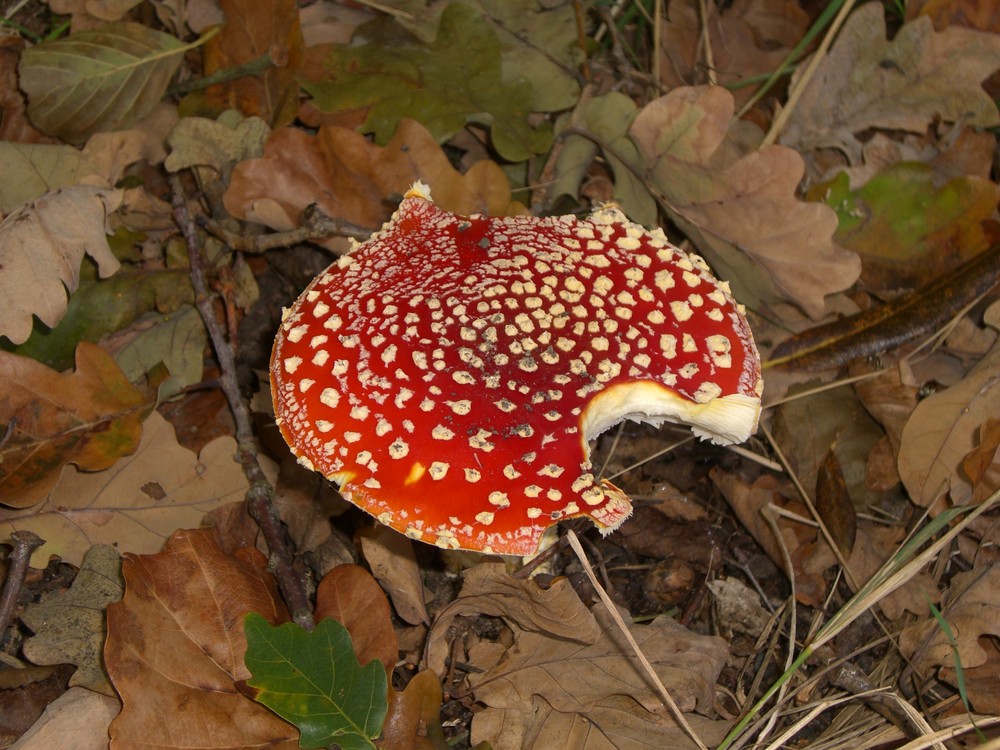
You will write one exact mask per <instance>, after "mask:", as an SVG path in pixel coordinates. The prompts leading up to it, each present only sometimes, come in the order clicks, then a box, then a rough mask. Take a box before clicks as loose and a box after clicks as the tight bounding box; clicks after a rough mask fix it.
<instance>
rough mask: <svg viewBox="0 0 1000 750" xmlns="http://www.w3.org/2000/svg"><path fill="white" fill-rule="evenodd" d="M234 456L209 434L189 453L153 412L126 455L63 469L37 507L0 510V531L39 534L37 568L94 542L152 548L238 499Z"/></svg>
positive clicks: (76, 556) (225, 442)
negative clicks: (106, 465) (92, 466)
mask: <svg viewBox="0 0 1000 750" xmlns="http://www.w3.org/2000/svg"><path fill="white" fill-rule="evenodd" d="M235 455H236V441H235V440H234V439H233V438H231V437H220V438H216V439H215V440H213V441H212V442H211V443H209V444H208V445H206V446H205V447H204V448H203V449H202V451H201V453H200V454H198V455H195V454H194V453H193V452H192V451H189V450H188V449H187V448H183V447H181V446H180V445H179V444H178V443H177V439H176V438H175V436H174V430H173V427H171V426H170V424H169V423H168V422H167V421H166V420H165V419H163V417H161V416H160V415H159V414H158V413H157V412H153V413H152V414H151V415H150V416H149V418H148V419H147V420H146V422H145V423H144V424H143V425H142V441H141V442H140V443H139V447H138V449H137V450H136V451H135V453H134V454H133V455H132V456H131V457H130V458H128V459H125V460H121V461H118V462H117V463H116V464H115V465H114V466H112V467H111V468H110V469H108V470H106V471H103V472H98V473H95V472H82V471H78V470H76V469H74V468H72V467H70V468H68V469H66V470H65V471H64V472H63V476H62V478H61V479H60V480H59V483H58V484H57V485H56V486H55V488H54V489H53V490H52V491H51V493H50V494H49V497H48V499H47V500H46V502H45V503H43V504H42V505H39V506H36V507H34V508H25V509H24V510H20V511H2V510H0V536H6V535H8V534H9V533H10V532H12V531H16V530H18V529H30V530H31V531H34V532H35V533H36V534H38V535H39V536H41V537H42V538H43V539H45V540H46V544H44V545H43V546H41V547H39V548H38V549H36V550H35V551H34V553H33V555H32V564H33V565H34V566H35V567H39V568H44V567H45V564H46V562H47V560H48V557H49V555H58V556H59V557H61V558H62V559H63V560H65V561H66V562H69V563H72V564H74V565H79V564H80V562H81V561H82V559H83V555H84V553H85V552H86V551H87V550H88V549H89V548H90V547H91V546H92V545H94V544H111V545H113V546H115V547H116V548H117V549H118V550H119V551H120V552H138V553H151V552H155V551H156V550H158V549H160V547H162V546H163V542H164V540H166V539H167V538H168V537H169V536H170V534H171V533H172V532H173V531H174V530H175V529H178V528H192V527H198V526H200V525H201V522H202V519H203V518H204V516H205V514H206V513H207V512H208V511H210V510H212V509H213V508H216V507H218V506H220V505H225V504H227V503H231V502H235V501H237V500H241V499H243V496H244V495H245V494H246V490H247V486H248V485H247V481H246V477H245V476H244V475H243V471H242V469H241V468H240V466H239V464H237V463H236V461H235V460H234V456H235ZM261 463H262V465H263V466H264V470H265V473H267V474H268V475H269V476H271V478H272V479H273V474H274V471H273V464H272V463H271V462H269V461H267V460H266V459H264V458H263V457H262V458H261Z"/></svg>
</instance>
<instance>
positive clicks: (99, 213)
mask: <svg viewBox="0 0 1000 750" xmlns="http://www.w3.org/2000/svg"><path fill="white" fill-rule="evenodd" d="M121 200H122V191H120V190H105V189H102V188H96V187H88V186H85V185H75V186H73V187H67V188H63V189H60V190H56V191H53V192H50V193H46V194H45V195H43V196H42V197H41V198H39V199H38V200H36V201H34V202H33V203H30V204H26V205H24V206H21V207H20V208H19V209H17V210H15V211H14V212H13V213H11V214H10V215H8V216H7V217H5V218H4V220H3V222H2V223H0V268H3V274H0V299H3V300H4V304H3V305H2V306H0V336H6V337H7V338H9V339H10V340H11V341H12V342H14V343H15V344H22V343H24V342H25V341H26V340H27V338H28V336H30V335H31V328H32V320H31V316H32V315H36V316H37V317H38V319H39V320H41V321H42V322H43V323H44V324H45V325H47V326H49V327H50V328H51V327H53V326H55V325H56V324H57V323H58V322H59V321H60V319H61V318H62V316H63V315H64V314H65V312H66V301H67V298H68V294H67V293H70V294H71V293H72V292H73V291H74V290H75V289H76V287H77V284H79V283H80V262H81V261H82V260H83V256H84V255H89V256H90V257H91V258H92V259H93V260H94V262H95V263H96V264H97V270H98V273H99V274H100V275H101V276H102V277H107V276H110V275H111V274H113V273H114V272H115V271H117V270H118V268H119V265H120V264H119V263H118V260H117V258H115V256H114V255H113V254H112V252H111V248H110V247H109V246H108V240H107V236H106V233H105V221H106V219H107V216H108V214H110V213H111V212H113V211H114V210H115V209H116V208H118V206H119V204H120V203H121Z"/></svg>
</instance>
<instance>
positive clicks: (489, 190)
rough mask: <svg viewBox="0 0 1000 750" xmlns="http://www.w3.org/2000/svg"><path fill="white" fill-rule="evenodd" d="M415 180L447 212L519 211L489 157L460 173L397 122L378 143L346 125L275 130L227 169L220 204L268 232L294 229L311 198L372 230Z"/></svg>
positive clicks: (427, 140)
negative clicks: (252, 154) (255, 153)
mask: <svg viewBox="0 0 1000 750" xmlns="http://www.w3.org/2000/svg"><path fill="white" fill-rule="evenodd" d="M417 180H421V181H423V182H424V183H426V184H428V185H430V187H431V194H432V196H433V198H434V202H435V203H437V205H439V206H441V207H442V208H443V209H444V210H446V211H451V212H453V213H457V214H462V215H468V214H473V213H487V214H493V215H503V214H507V213H512V212H516V211H517V210H518V209H517V205H516V204H512V202H511V195H510V185H509V184H508V182H507V178H506V176H505V175H504V174H503V171H502V170H501V169H500V167H499V166H498V165H497V164H496V163H495V162H492V161H481V162H478V163H477V164H475V165H473V166H472V168H470V169H469V171H468V172H466V173H465V174H464V175H462V174H459V173H458V172H456V171H455V169H454V168H453V167H452V166H451V163H450V162H449V161H448V157H447V156H445V154H444V152H443V151H442V150H441V147H440V146H439V145H438V143H437V141H436V140H434V137H433V136H432V135H431V134H430V133H429V132H427V129H426V128H424V127H423V126H422V125H420V124H419V123H417V122H415V121H413V120H403V121H402V122H401V123H400V125H399V128H398V129H397V130H396V134H395V135H394V136H393V138H392V140H390V141H389V143H387V144H386V145H385V147H384V148H383V147H380V146H376V145H374V144H373V143H371V142H370V141H368V140H367V139H366V138H365V137H364V136H362V135H360V134H359V133H355V132H354V131H353V130H348V129H347V128H341V127H336V126H323V127H321V128H320V129H319V130H318V132H317V133H316V135H315V136H311V135H308V134H307V133H305V132H303V131H302V130H299V129H293V128H279V129H278V130H275V131H274V132H273V133H272V134H271V137H270V138H269V139H268V141H267V144H266V145H265V146H264V156H263V157H262V158H260V159H252V160H249V161H245V162H242V163H241V164H238V165H237V166H236V168H235V169H234V170H233V178H232V182H231V183H230V185H229V189H228V190H227V191H226V194H225V204H226V209H227V210H228V211H229V212H230V213H231V214H232V215H233V216H235V217H236V218H238V219H244V220H246V221H254V222H257V223H260V224H265V225H267V226H269V227H271V228H272V229H278V230H287V229H292V228H293V227H295V226H297V225H298V224H299V221H300V217H301V214H302V211H303V209H305V208H306V207H307V206H309V205H311V204H313V203H315V204H317V206H318V207H319V209H320V210H321V211H323V213H325V214H326V215H327V216H331V217H334V218H338V219H343V220H345V221H349V222H351V223H352V224H356V225H358V226H361V227H371V228H372V229H373V230H374V229H377V228H378V227H379V226H381V225H382V223H383V222H384V221H385V220H386V219H387V218H388V217H389V214H390V213H391V211H392V208H393V205H392V202H391V200H390V199H391V198H392V197H393V196H396V197H401V196H402V195H403V193H405V192H406V190H407V189H408V188H409V187H410V185H412V184H413V183H414V182H415V181H417ZM327 244H328V245H329V246H330V247H331V249H343V244H344V243H343V240H342V238H338V239H336V240H333V241H328V243H327Z"/></svg>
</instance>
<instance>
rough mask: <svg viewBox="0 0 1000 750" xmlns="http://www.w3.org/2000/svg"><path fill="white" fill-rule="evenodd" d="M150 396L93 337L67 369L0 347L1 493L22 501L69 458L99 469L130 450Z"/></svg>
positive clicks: (37, 493)
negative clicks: (6, 430) (4, 431)
mask: <svg viewBox="0 0 1000 750" xmlns="http://www.w3.org/2000/svg"><path fill="white" fill-rule="evenodd" d="M0 266H2V262H0ZM151 402H152V398H151V397H150V396H149V395H147V394H145V393H143V392H142V391H140V390H139V389H137V388H136V387H135V386H133V385H132V384H131V383H130V382H129V381H128V380H127V379H126V378H125V375H124V374H123V373H122V371H121V369H120V368H119V367H118V365H117V364H115V361H114V360H113V359H111V357H110V356H109V355H108V354H107V353H106V352H105V351H104V350H103V349H101V348H100V347H99V346H96V345H94V344H86V343H84V344H80V346H79V347H78V348H77V350H76V370H75V371H73V372H66V373H58V372H56V371H54V370H51V369H49V368H48V367H46V366H45V365H42V364H40V363H38V362H35V361H34V360H31V359H28V358H26V357H19V356H17V355H16V354H8V353H7V352H0V424H4V425H5V426H6V425H12V426H13V429H12V431H11V433H10V437H9V438H8V439H7V440H6V441H5V442H4V445H3V447H2V448H0V458H2V461H0V501H2V502H3V504H4V505H9V506H12V507H15V508H26V507H28V506H31V505H34V504H35V503H37V502H39V501H41V500H42V499H43V498H45V496H46V495H47V494H49V492H50V491H51V490H52V488H53V487H55V485H56V483H57V482H58V481H59V475H60V472H61V471H62V470H63V467H65V466H66V465H67V464H70V463H73V464H75V465H76V466H78V467H80V468H81V469H83V470H86V471H100V470H101V469H106V468H108V467H109V466H111V465H112V464H114V463H115V462H116V461H117V460H118V459H119V458H121V457H122V456H124V455H128V454H129V453H132V452H133V451H134V450H136V448H137V446H138V445H139V438H140V435H141V433H142V419H143V417H144V416H145V415H146V413H147V412H148V411H149V409H150V408H151V407H152V403H151ZM39 533H40V532H39ZM46 538H49V539H50V541H51V538H50V537H46ZM87 546H88V547H89V546H90V545H89V544H88V545H87ZM50 549H51V548H50ZM40 550H41V548H40V549H39V550H37V551H36V553H40ZM35 559H36V560H38V559H43V558H40V557H36V558H35ZM42 567H44V565H43V566H42Z"/></svg>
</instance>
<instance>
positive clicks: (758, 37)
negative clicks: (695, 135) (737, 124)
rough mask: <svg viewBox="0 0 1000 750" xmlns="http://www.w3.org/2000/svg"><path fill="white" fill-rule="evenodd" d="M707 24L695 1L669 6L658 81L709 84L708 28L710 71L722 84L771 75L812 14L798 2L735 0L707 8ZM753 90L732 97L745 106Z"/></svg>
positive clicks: (670, 85) (747, 88) (746, 88)
mask: <svg viewBox="0 0 1000 750" xmlns="http://www.w3.org/2000/svg"><path fill="white" fill-rule="evenodd" d="M706 7H707V8H708V12H709V18H708V22H707V24H706V23H703V22H702V19H701V14H700V12H699V4H698V2H697V0H683V2H676V1H675V2H671V3H670V7H669V12H668V13H667V15H666V19H665V22H664V24H663V36H662V41H661V43H660V57H659V66H660V80H661V81H662V82H663V84H664V85H665V86H666V87H667V88H668V89H672V88H677V87H678V86H690V85H692V84H700V83H706V82H707V79H706V72H707V68H706V66H705V65H704V60H703V58H701V57H699V55H704V54H705V46H704V45H705V37H704V35H703V33H702V32H703V29H704V27H705V26H707V28H708V44H709V45H710V46H711V52H712V63H713V67H712V71H713V72H714V73H715V76H716V80H717V82H718V83H719V84H721V85H726V84H731V83H739V82H741V81H743V80H745V79H747V78H750V77H752V76H755V75H759V74H761V73H770V72H771V71H772V70H775V69H776V68H777V67H778V66H779V65H780V64H781V63H782V62H783V61H784V59H785V57H786V55H787V54H788V52H789V51H790V50H791V48H792V47H794V46H795V45H796V44H797V43H798V41H799V40H800V39H801V38H802V36H803V34H805V31H806V29H807V28H808V26H809V16H808V14H807V13H806V12H805V11H803V10H802V8H801V7H800V6H799V4H798V3H797V2H795V0H736V1H735V2H733V3H732V4H727V5H711V4H710V5H708V6H706ZM754 91H755V87H754V86H744V87H742V88H739V89H737V90H736V91H735V92H734V93H735V95H736V100H737V102H738V103H743V102H745V101H746V100H747V99H749V98H750V96H751V95H752V94H753V92H754Z"/></svg>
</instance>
